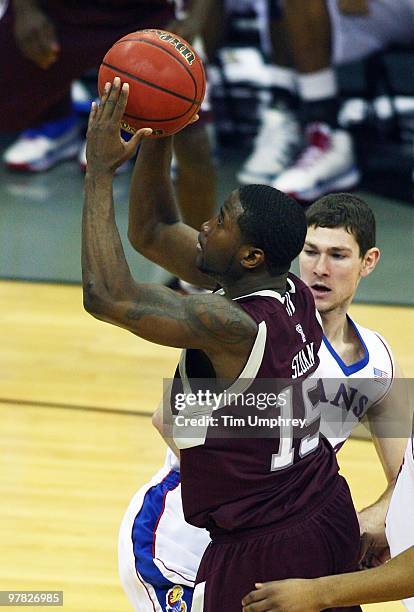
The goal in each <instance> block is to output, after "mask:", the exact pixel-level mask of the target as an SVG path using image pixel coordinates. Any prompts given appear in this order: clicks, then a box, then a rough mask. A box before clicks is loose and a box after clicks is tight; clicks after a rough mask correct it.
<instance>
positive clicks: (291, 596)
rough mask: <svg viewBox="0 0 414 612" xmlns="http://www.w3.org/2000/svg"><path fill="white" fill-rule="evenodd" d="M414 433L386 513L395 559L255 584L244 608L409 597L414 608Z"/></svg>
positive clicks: (301, 610) (292, 609)
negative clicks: (368, 566) (311, 577)
mask: <svg viewBox="0 0 414 612" xmlns="http://www.w3.org/2000/svg"><path fill="white" fill-rule="evenodd" d="M413 508H414V431H413V434H412V436H411V438H410V439H409V440H408V443H407V447H406V450H405V455H404V462H403V464H402V467H401V471H400V473H399V475H398V479H397V483H396V485H395V489H394V493H393V495H392V498H391V504H390V508H389V511H388V515H387V525H386V536H387V540H388V542H389V544H390V548H391V554H392V556H393V558H392V559H391V561H389V562H388V563H386V564H385V565H382V566H381V567H378V568H375V569H370V570H367V571H364V572H356V573H350V574H345V575H340V576H326V577H324V578H318V579H317V580H284V581H280V582H270V583H268V584H260V585H259V584H258V585H256V590H255V591H252V592H251V593H249V594H248V595H247V596H246V597H245V598H244V599H243V612H260V611H261V610H266V611H267V612H319V611H320V610H325V609H326V608H331V607H332V606H349V605H353V604H356V603H360V604H365V603H366V604H369V603H378V602H382V601H392V600H395V599H404V601H403V603H404V605H405V607H406V608H407V610H409V612H414V512H413Z"/></svg>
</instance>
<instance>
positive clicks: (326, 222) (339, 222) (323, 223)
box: [306, 193, 376, 257]
mask: <svg viewBox="0 0 414 612" xmlns="http://www.w3.org/2000/svg"><path fill="white" fill-rule="evenodd" d="M306 221H307V224H308V227H312V226H314V227H329V228H336V227H343V228H345V229H346V231H347V232H349V233H350V234H352V235H353V236H354V238H355V240H356V242H357V244H358V246H359V252H360V256H361V257H363V256H364V255H365V253H366V252H367V251H368V249H371V248H372V247H374V246H375V232H376V230H375V217H374V213H373V212H372V210H371V208H370V207H369V206H368V204H367V203H366V202H364V200H361V198H358V197H357V196H355V195H352V194H350V193H333V194H330V195H326V196H324V197H323V198H320V199H319V200H317V201H316V202H314V204H312V205H311V206H309V208H308V209H307V211H306Z"/></svg>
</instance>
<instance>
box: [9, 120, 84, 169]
mask: <svg viewBox="0 0 414 612" xmlns="http://www.w3.org/2000/svg"><path fill="white" fill-rule="evenodd" d="M80 146H81V139H80V126H79V122H78V118H77V117H76V115H73V116H71V117H66V118H65V119H59V120H57V121H50V122H48V123H43V124H42V125H40V126H39V127H37V128H31V129H28V130H25V131H24V132H22V133H21V134H20V136H19V138H18V139H17V141H16V142H14V143H13V144H12V145H10V147H8V149H6V151H5V152H4V153H3V162H4V164H5V165H6V166H7V168H9V169H10V170H22V171H27V172H43V171H45V170H49V168H52V167H53V166H55V165H56V164H57V163H58V162H60V161H63V160H67V159H72V158H73V157H76V156H77V155H78V153H79V149H80Z"/></svg>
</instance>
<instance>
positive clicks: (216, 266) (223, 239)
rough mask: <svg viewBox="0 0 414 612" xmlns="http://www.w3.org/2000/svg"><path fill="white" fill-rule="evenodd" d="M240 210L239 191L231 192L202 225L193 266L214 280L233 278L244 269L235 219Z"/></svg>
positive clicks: (239, 234) (237, 225)
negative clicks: (241, 262) (216, 211)
mask: <svg viewBox="0 0 414 612" xmlns="http://www.w3.org/2000/svg"><path fill="white" fill-rule="evenodd" d="M242 212H243V209H242V206H241V204H240V199H239V193H238V191H237V190H235V191H232V193H231V194H230V195H229V197H228V198H227V199H226V201H225V202H224V204H223V206H222V207H221V208H220V210H219V212H218V213H217V215H216V216H215V217H213V218H212V219H210V220H209V221H206V222H205V223H203V225H202V226H201V231H200V233H199V236H198V245H197V256H196V265H197V267H198V268H199V270H201V271H202V272H205V273H206V274H209V275H211V276H212V277H214V278H216V279H225V278H236V277H237V276H240V275H241V274H242V272H243V270H242V268H241V266H240V257H239V249H240V246H241V244H242V236H241V232H240V228H239V224H238V221H237V220H238V218H239V216H240V215H241V213H242Z"/></svg>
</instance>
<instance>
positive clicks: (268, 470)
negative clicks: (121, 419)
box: [170, 275, 338, 535]
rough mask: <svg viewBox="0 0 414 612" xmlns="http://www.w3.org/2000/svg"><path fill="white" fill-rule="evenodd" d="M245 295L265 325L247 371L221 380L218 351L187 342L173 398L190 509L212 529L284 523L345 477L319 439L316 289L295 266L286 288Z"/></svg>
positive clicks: (244, 302)
mask: <svg viewBox="0 0 414 612" xmlns="http://www.w3.org/2000/svg"><path fill="white" fill-rule="evenodd" d="M237 302H238V304H240V306H241V307H242V308H243V310H245V311H246V312H247V313H248V314H249V315H250V316H251V317H252V318H253V319H254V320H255V321H256V323H257V325H258V332H257V337H256V340H255V343H254V346H253V348H252V350H251V353H250V355H249V358H248V360H247V363H246V365H245V367H244V369H243V372H242V373H241V375H240V377H239V378H238V379H237V380H236V381H234V382H232V383H231V385H230V387H225V391H224V392H223V391H220V389H221V387H219V388H218V389H215V390H214V372H212V368H211V364H210V363H209V361H208V359H206V357H205V355H204V354H203V353H201V352H200V351H195V350H191V349H187V350H185V351H183V353H182V356H181V360H180V364H179V367H178V368H177V372H176V377H175V380H174V383H173V388H172V392H171V398H170V400H171V410H172V412H173V415H174V419H175V422H174V439H175V442H176V444H177V446H178V447H179V448H180V449H181V481H182V499H183V507H184V514H185V517H186V520H187V521H188V522H189V523H191V524H193V525H196V526H197V527H206V528H208V529H209V530H210V531H211V533H212V535H214V534H217V533H219V532H221V531H233V530H241V529H247V528H249V529H250V528H254V527H258V526H264V525H267V524H272V523H275V522H278V523H279V524H280V523H281V522H283V521H284V520H287V519H290V518H292V517H293V516H295V515H299V514H301V513H303V512H304V510H306V509H310V508H311V506H312V505H317V504H318V503H320V493H321V491H322V490H323V491H324V493H326V492H327V491H329V489H330V488H331V487H333V486H334V484H335V483H336V481H337V480H336V479H337V471H338V468H337V464H336V460H335V457H334V454H333V452H332V451H331V449H330V448H329V447H328V445H327V444H326V443H324V442H321V441H320V440H319V420H320V415H319V410H318V403H319V401H318V396H319V392H318V389H317V381H316V380H314V379H309V378H308V377H309V375H310V374H312V373H313V372H314V370H316V368H317V366H318V363H319V360H318V350H319V347H320V344H321V341H322V328H321V327H320V325H319V323H318V320H317V318H316V310H315V304H314V301H313V297H312V295H311V293H310V291H309V289H308V288H307V287H306V285H305V284H304V283H303V282H302V281H301V280H300V279H298V278H297V277H295V276H293V275H289V278H288V290H287V292H286V293H285V294H284V295H283V296H281V295H280V294H278V293H277V292H275V291H272V290H265V291H257V292H255V293H252V294H249V295H246V296H243V297H240V298H237ZM203 377H204V378H203ZM207 392H209V394H210V395H209V398H207ZM200 393H201V395H200ZM220 393H221V395H220ZM195 395H197V400H198V401H197V403H195V402H194V396H195ZM190 396H191V401H190V400H189V401H187V399H184V398H189V397H190ZM211 398H213V399H211ZM207 399H209V401H207ZM178 400H180V401H178Z"/></svg>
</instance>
